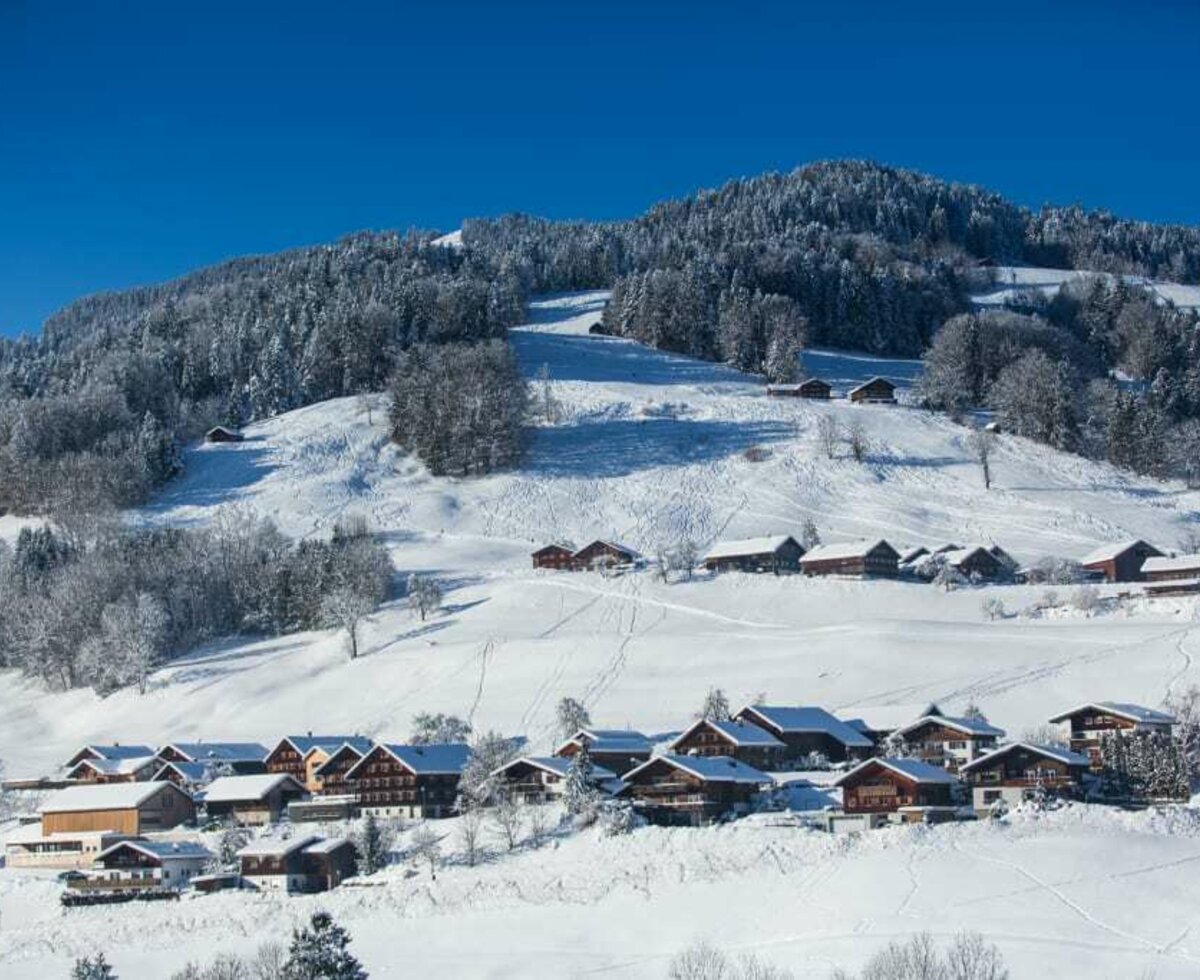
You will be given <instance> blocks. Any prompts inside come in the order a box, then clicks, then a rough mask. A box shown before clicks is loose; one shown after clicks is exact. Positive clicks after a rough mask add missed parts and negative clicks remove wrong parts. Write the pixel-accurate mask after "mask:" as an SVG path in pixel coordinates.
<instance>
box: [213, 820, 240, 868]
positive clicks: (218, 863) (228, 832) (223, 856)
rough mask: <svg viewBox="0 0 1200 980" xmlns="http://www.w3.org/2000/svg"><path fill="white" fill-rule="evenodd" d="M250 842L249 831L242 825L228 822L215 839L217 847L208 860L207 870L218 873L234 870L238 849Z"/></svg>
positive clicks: (236, 865)
mask: <svg viewBox="0 0 1200 980" xmlns="http://www.w3.org/2000/svg"><path fill="white" fill-rule="evenodd" d="M249 843H250V832H249V831H248V830H246V829H245V828H244V827H238V826H236V825H234V824H228V825H226V826H225V827H224V829H222V831H221V836H220V838H218V840H217V849H216V851H215V852H213V856H212V857H211V858H210V859H209V862H208V871H209V872H210V873H212V874H219V873H221V872H222V871H236V870H237V867H238V851H240V850H241V849H242V848H243V847H245V846H246V845H247V844H249Z"/></svg>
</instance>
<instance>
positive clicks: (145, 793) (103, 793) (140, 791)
mask: <svg viewBox="0 0 1200 980" xmlns="http://www.w3.org/2000/svg"><path fill="white" fill-rule="evenodd" d="M168 788H169V789H168ZM164 790H166V791H168V792H170V791H176V792H182V791H181V790H179V787H177V786H176V785H175V784H174V783H95V784H93V785H89V786H71V787H69V788H68V789H64V790H59V792H57V793H55V794H54V795H53V796H52V797H50V799H49V800H47V801H46V802H45V803H44V804H43V805H42V808H41V812H42V813H73V812H75V811H76V810H131V809H133V808H134V807H138V806H141V805H142V804H143V803H145V802H146V800H148V799H150V798H151V797H152V796H154V795H155V794H156V793H161V792H163V791H164Z"/></svg>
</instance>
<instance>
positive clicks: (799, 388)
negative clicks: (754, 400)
mask: <svg viewBox="0 0 1200 980" xmlns="http://www.w3.org/2000/svg"><path fill="white" fill-rule="evenodd" d="M832 393H833V389H832V388H831V387H830V386H829V382H827V381H822V380H821V379H820V378H809V379H807V380H806V381H800V382H797V383H795V384H771V385H767V394H768V395H770V396H772V397H773V398H829V397H830V396H831V395H832Z"/></svg>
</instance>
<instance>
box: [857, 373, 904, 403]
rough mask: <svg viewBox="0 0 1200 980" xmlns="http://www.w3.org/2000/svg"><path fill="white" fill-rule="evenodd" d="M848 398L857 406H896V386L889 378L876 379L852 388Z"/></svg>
mask: <svg viewBox="0 0 1200 980" xmlns="http://www.w3.org/2000/svg"><path fill="white" fill-rule="evenodd" d="M848 397H849V398H850V400H851V401H852V402H854V403H856V404H862V405H894V404H896V386H895V385H894V384H892V383H891V382H890V381H888V379H887V378H879V377H875V378H871V380H870V381H864V382H863V383H862V384H860V385H858V386H857V387H855V388H851V389H850V394H849V396H848Z"/></svg>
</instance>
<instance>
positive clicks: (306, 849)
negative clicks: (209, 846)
mask: <svg viewBox="0 0 1200 980" xmlns="http://www.w3.org/2000/svg"><path fill="white" fill-rule="evenodd" d="M238 863H239V867H240V869H241V873H242V880H243V881H245V882H246V883H247V884H249V885H251V886H252V887H254V888H257V889H259V890H261V891H280V892H285V893H289V894H290V893H292V892H301V893H312V892H323V891H327V890H328V889H330V888H336V887H337V886H338V885H339V884H341V882H342V881H344V880H345V879H346V878H349V877H351V876H352V875H353V874H354V866H355V851H354V845H353V844H352V843H351V842H350V841H348V840H344V839H342V838H333V839H326V838H323V837H320V836H318V835H316V834H311V835H308V836H304V835H298V836H296V837H292V838H288V839H287V840H257V841H254V842H253V843H251V844H248V845H246V846H245V847H243V848H242V849H241V850H240V851H238Z"/></svg>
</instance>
